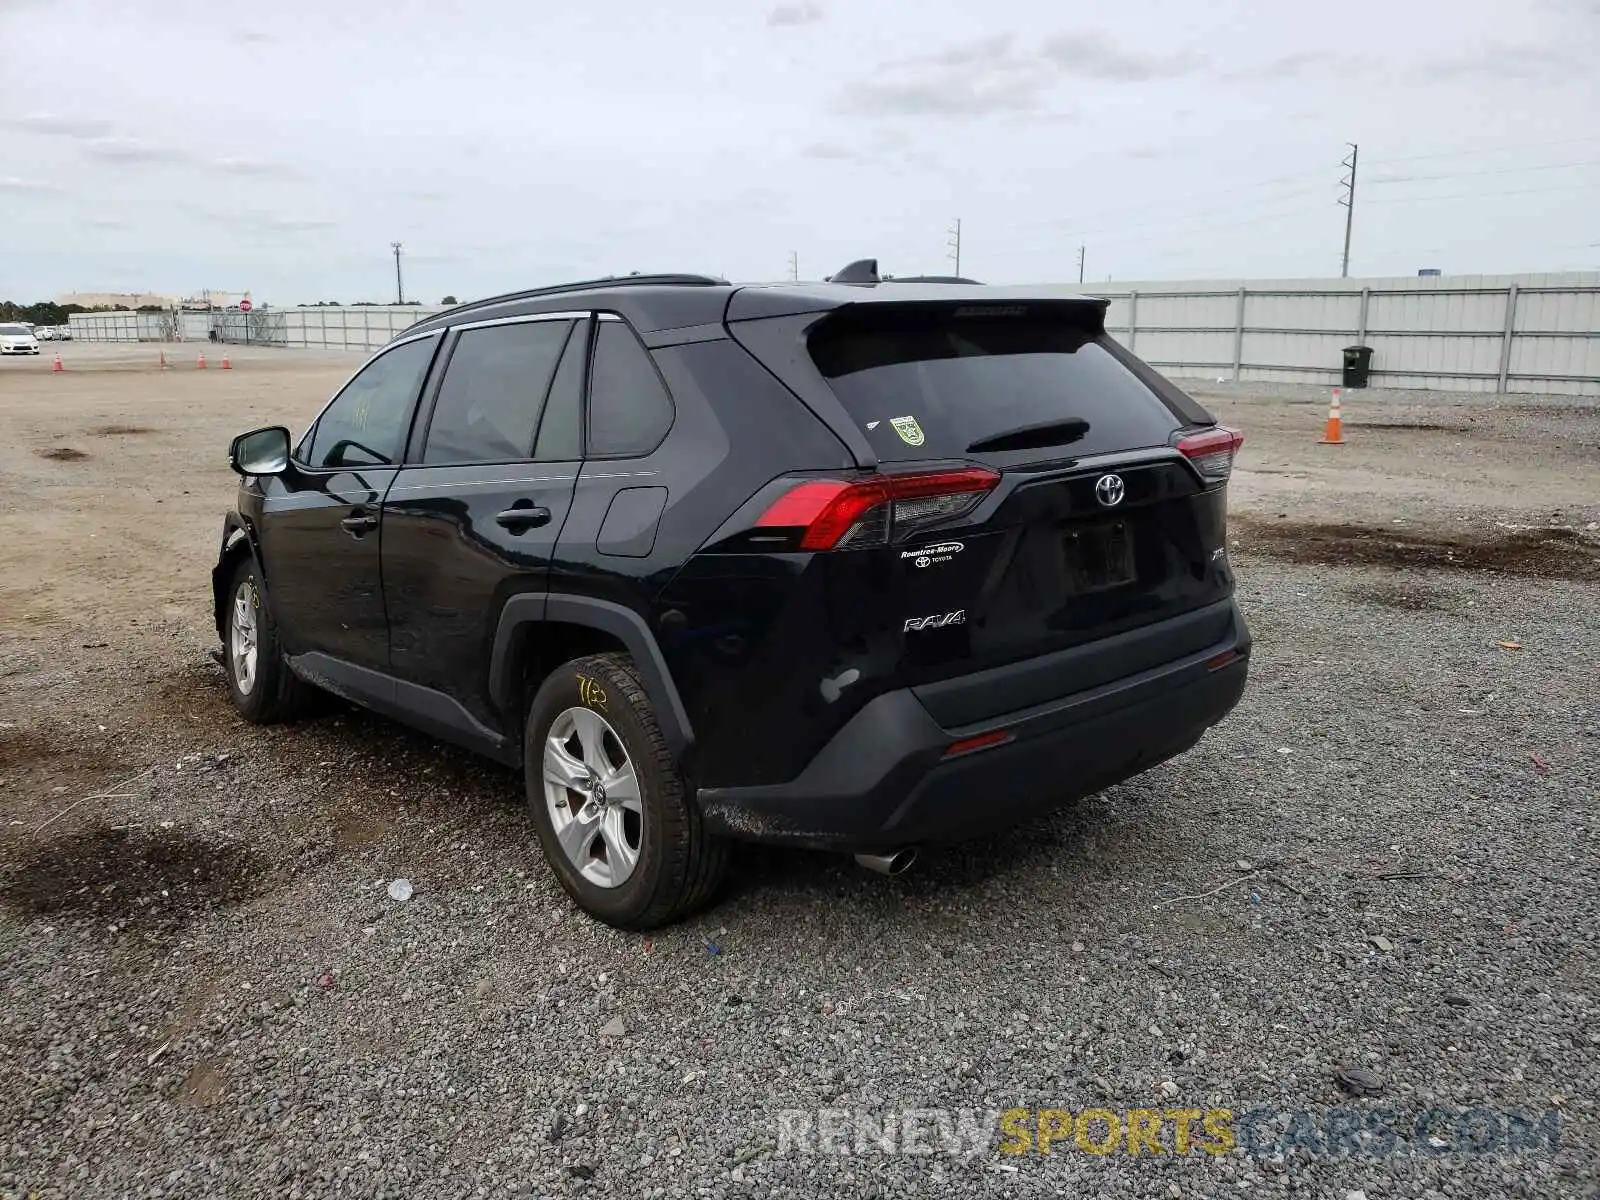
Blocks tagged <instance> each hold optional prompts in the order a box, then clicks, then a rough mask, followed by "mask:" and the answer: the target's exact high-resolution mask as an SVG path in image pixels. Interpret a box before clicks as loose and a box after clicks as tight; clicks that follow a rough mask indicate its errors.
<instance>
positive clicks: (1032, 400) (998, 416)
mask: <svg viewBox="0 0 1600 1200" xmlns="http://www.w3.org/2000/svg"><path fill="white" fill-rule="evenodd" d="M1104 336H1105V335H1104V334H1099V333H1098V332H1097V331H1095V330H1092V329H1088V328H1085V327H1083V324H1082V319H1081V318H1078V319H1076V320H1075V319H1074V318H1073V316H1072V314H1071V313H1070V312H1067V311H1062V310H1055V311H1052V310H1051V309H1049V308H1044V307H1040V308H1038V309H1035V308H1032V307H1023V306H1011V307H996V308H994V309H988V310H985V309H984V308H983V307H982V306H967V307H965V308H932V309H930V308H927V307H912V306H906V307H890V306H883V307H881V308H880V307H879V306H864V307H863V309H862V310H858V311H854V312H852V311H850V310H846V311H845V312H843V313H840V314H838V315H837V316H834V317H830V318H828V319H827V320H825V321H823V322H822V323H821V324H820V325H819V326H818V328H817V329H816V330H815V331H814V332H813V333H812V335H811V338H810V342H809V348H810V352H811V358H812V361H813V362H815V363H816V366H817V368H818V370H820V371H821V372H822V375H823V376H824V378H826V379H827V381H828V383H829V385H830V386H831V387H832V389H833V392H834V394H835V395H836V396H838V398H839V400H840V402H841V403H842V404H843V405H844V407H845V409H846V410H847V411H848V412H849V413H850V415H851V416H852V417H853V418H854V419H855V421H856V423H857V424H858V425H859V426H860V428H861V430H862V432H863V433H864V434H865V435H866V438H867V441H868V442H869V443H870V444H871V446H872V448H873V450H874V451H875V452H876V453H877V454H878V456H879V457H880V458H881V459H883V460H885V461H890V462H892V461H898V460H905V459H923V458H960V457H963V456H965V455H967V454H969V453H972V451H970V450H969V447H972V446H974V445H977V444H980V443H982V442H983V441H984V440H985V439H992V438H995V437H996V436H997V435H1000V434H1003V433H1011V432H1013V431H1016V430H1023V429H1027V428H1029V427H1032V426H1040V425H1049V424H1054V423H1058V422H1059V423H1066V424H1067V425H1069V426H1071V428H1070V429H1068V430H1067V431H1066V432H1063V433H1061V434H1060V435H1059V436H1060V437H1061V438H1063V440H1062V441H1061V442H1059V443H1056V444H1055V445H1056V446H1058V447H1059V449H1060V451H1061V452H1063V453H1068V454H1071V455H1073V456H1074V457H1076V456H1080V455H1086V454H1099V453H1104V452H1107V451H1115V450H1130V449H1136V448H1141V447H1146V446H1161V445H1165V444H1166V443H1167V440H1168V438H1169V437H1170V436H1171V434H1172V431H1173V430H1174V429H1175V428H1176V427H1177V424H1178V423H1177V421H1176V420H1175V418H1174V417H1173V414H1172V411H1171V410H1170V409H1168V408H1167V406H1166V405H1165V404H1163V403H1162V401H1161V399H1160V398H1159V397H1158V396H1156V395H1155V393H1153V392H1152V391H1151V390H1150V389H1149V388H1147V387H1146V386H1145V385H1144V384H1143V383H1142V382H1140V381H1139V379H1138V378H1137V377H1136V376H1135V375H1134V374H1133V373H1132V372H1131V371H1129V370H1128V369H1127V368H1126V367H1124V366H1123V365H1122V364H1121V363H1120V362H1118V361H1117V359H1116V358H1115V357H1114V356H1113V355H1112V353H1111V352H1110V351H1109V350H1107V349H1106V347H1105V345H1104V344H1103V341H1102V339H1103V338H1104ZM1045 440H1046V441H1048V438H1046V439H1045ZM1040 444H1041V445H1042V443H1040Z"/></svg>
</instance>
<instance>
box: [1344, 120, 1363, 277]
mask: <svg viewBox="0 0 1600 1200" xmlns="http://www.w3.org/2000/svg"><path fill="white" fill-rule="evenodd" d="M1345 145H1347V146H1349V147H1350V157H1349V158H1347V159H1344V160H1343V161H1341V162H1340V163H1339V165H1340V166H1341V167H1347V168H1349V170H1350V176H1349V178H1347V179H1341V180H1339V182H1340V183H1341V184H1343V185H1344V189H1345V191H1344V198H1343V199H1342V200H1340V201H1339V203H1340V204H1342V205H1344V262H1343V265H1341V266H1340V268H1339V278H1340V279H1349V278H1350V227H1351V225H1352V224H1354V223H1355V219H1356V158H1357V156H1358V155H1359V154H1360V152H1361V147H1360V146H1357V145H1356V144H1355V143H1354V142H1346V143H1345Z"/></svg>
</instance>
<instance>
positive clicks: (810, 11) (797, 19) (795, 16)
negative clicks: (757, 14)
mask: <svg viewBox="0 0 1600 1200" xmlns="http://www.w3.org/2000/svg"><path fill="white" fill-rule="evenodd" d="M820 20H822V6H821V5H819V4H814V3H812V0H799V3H796V4H780V5H778V7H777V8H775V9H773V10H772V11H771V12H769V13H768V14H767V24H768V25H813V24H815V23H816V22H818V21H820Z"/></svg>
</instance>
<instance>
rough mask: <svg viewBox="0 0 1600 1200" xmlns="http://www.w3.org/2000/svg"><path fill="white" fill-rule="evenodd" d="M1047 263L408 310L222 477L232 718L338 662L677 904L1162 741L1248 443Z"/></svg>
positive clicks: (927, 824) (1218, 638)
mask: <svg viewBox="0 0 1600 1200" xmlns="http://www.w3.org/2000/svg"><path fill="white" fill-rule="evenodd" d="M1105 310H1106V303H1105V301H1103V300H1096V299H1090V298H1087V297H1083V296H1076V295H1071V294H1067V293H1064V292H1063V293H1059V294H1058V293H1057V292H1055V291H1053V290H1051V289H1048V288H1028V289H1016V288H1006V289H1001V288H990V287H984V286H981V285H978V284H974V283H971V282H970V281H963V280H957V281H949V280H932V281H930V280H888V279H882V280H880V279H879V278H878V275H877V271H876V265H875V264H874V263H872V262H871V261H870V260H866V261H864V262H863V263H860V264H853V265H852V267H851V268H848V269H847V270H846V271H845V272H842V273H841V274H840V275H837V276H834V277H833V279H832V280H830V281H828V282H824V283H816V284H812V283H786V284H778V285H751V286H741V285H735V284H730V283H728V282H726V281H723V280H718V279H711V278H707V277H703V276H694V275H672V276H661V275H657V276H630V277H626V278H617V279H607V280H600V281H596V282H591V283H583V284H573V285H569V286H563V287H553V288H542V289H539V290H537V291H529V292H521V293H516V294H513V295H507V296H501V297H497V298H495V299H492V300H485V301H481V302H478V303H473V304H466V305H462V306H460V307H458V308H453V309H451V310H449V311H447V312H444V313H441V314H439V315H438V316H434V317H430V318H428V319H427V320H424V321H421V322H419V323H418V324H417V325H415V326H414V327H412V328H411V329H409V330H407V331H406V332H405V333H404V334H402V335H401V336H399V337H398V338H396V339H395V340H394V341H393V342H392V343H390V344H389V345H388V346H386V347H385V348H384V349H383V350H381V351H379V352H378V354H377V355H375V356H374V357H373V358H372V359H371V360H370V361H368V362H367V364H366V365H365V366H363V367H362V368H361V370H359V371H358V372H357V373H356V374H355V376H354V377H353V378H352V379H351V380H350V381H349V382H348V383H346V384H345V385H344V387H343V388H341V389H340V390H339V392H338V394H337V395H335V396H334V398H333V399H332V401H331V402H330V403H329V404H328V406H327V407H326V408H325V409H323V411H322V414H321V415H320V416H319V417H318V418H317V420H316V421H315V422H314V423H313V424H312V426H311V428H310V429H309V430H308V431H307V432H306V433H305V434H304V436H302V437H301V438H300V440H299V442H298V443H297V444H295V445H294V446H293V447H292V448H291V442H290V435H289V432H288V430H286V429H284V428H282V427H272V428H268V429H261V430H257V431H255V432H253V433H248V434H244V435H243V436H241V437H239V438H237V439H235V440H234V443H233V446H232V448H231V450H230V460H229V461H230V463H231V465H232V466H233V468H234V470H236V471H237V472H238V473H239V474H241V475H242V476H243V477H244V480H243V483H242V484H241V485H240V488H239V497H238V508H237V510H236V511H235V512H231V513H229V514H228V517H227V519H226V521H225V523H224V528H223V538H222V552H221V556H220V559H219V561H218V563H217V566H216V570H215V573H214V591H215V603H216V622H217V629H218V632H219V634H220V635H221V637H222V641H223V650H222V653H221V658H222V660H223V662H224V664H225V666H226V670H227V673H228V678H229V683H230V687H231V691H232V696H233V701H234V704H235V705H236V707H237V708H238V710H239V712H240V713H242V714H243V715H244V716H245V717H246V718H247V719H249V720H252V721H272V720H277V719H281V718H284V717H286V716H289V715H290V714H292V713H293V712H294V710H295V708H296V706H297V704H298V703H299V702H300V701H301V700H302V699H303V698H304V693H305V689H306V687H307V686H315V687H317V688H322V689H325V690H327V691H329V692H334V693H336V694H338V695H340V696H343V697H345V698H347V699H349V700H353V701H355V702H357V703H359V704H362V705H365V706H367V707H370V708H373V709H376V710H378V711H380V712H383V713H387V714H389V715H391V716H393V717H396V718H398V719H400V720H401V721H404V722H406V723H407V724H410V725H413V726H415V727H416V728H418V729H421V730H423V731H425V732H427V733H429V734H433V735H436V736H438V737H442V738H447V739H449V740H451V741H454V742H457V743H460V744H461V745H464V746H467V747H470V748H471V749H473V750H476V751H480V752H482V753H483V754H486V755H489V756H490V757H492V758H495V759H498V760H499V761H501V762H503V763H506V764H508V765H512V766H520V767H521V768H522V769H523V771H524V774H525V776H526V781H527V799H528V806H529V810H530V812H531V813H532V816H533V821H534V824H535V826H536V827H537V829H538V832H539V838H540V841H541V842H542V843H543V846H544V852H545V855H546V856H547V858H548V859H549V861H550V864H551V866H552V868H553V869H554V870H555V872H556V874H557V876H558V877H559V878H560V880H561V882H562V884H563V885H564V886H565V887H566V889H567V891H568V892H569V893H570V894H571V895H572V896H573V898H574V899H575V900H576V901H577V902H578V903H579V904H580V905H581V906H582V907H583V908H585V909H586V910H588V911H589V912H590V913H592V914H594V915H595V916H597V917H599V918H600V919H601V920H604V921H606V922H609V923H611V924H614V925H618V926H622V927H628V928H645V927H648V926H651V925H658V924H661V923H664V922H668V921H672V920H674V919H676V918H678V917H680V916H682V915H684V914H685V913H687V912H688V911H690V910H691V909H693V908H695V907H696V906H699V905H702V904H704V903H705V902H706V901H707V900H708V899H709V897H710V896H711V894H712V892H713V890H714V889H715V887H716V884H717V881H718V879H719V877H720V875H721V873H722V868H723V864H724V861H725V858H726V851H727V845H728V841H729V839H746V840H754V841H766V842H784V843H789V844H794V845H802V846H812V847H823V848H832V849H839V850H845V851H850V852H854V853H855V854H857V856H858V857H859V858H860V860H861V861H862V862H863V863H864V864H866V865H869V866H872V867H875V868H876V869H878V870H883V871H888V872H891V873H892V872H894V871H896V870H900V869H903V868H904V867H905V866H906V865H908V864H909V862H910V860H911V858H912V857H913V856H914V854H915V847H916V846H917V845H919V844H921V843H924V842H934V841H943V840H949V839H954V838H958V837H962V836H966V835H971V834H974V833H979V832H983V831H987V830H994V829H996V828H999V827H1003V826H1005V825H1007V824H1009V823H1012V822H1016V821H1019V820H1021V819H1023V818H1026V817H1028V816H1030V815H1032V814H1035V813H1039V812H1041V811H1044V810H1046V809H1048V808H1049V807H1052V806H1054V805H1056V804H1059V803H1061V802H1063V801H1066V800H1069V799H1072V798H1074V797H1078V796H1082V795H1084V794H1087V793H1090V792H1094V791H1096V790H1098V789H1101V788H1104V787H1106V786H1108V785H1110V784H1113V783H1116V782H1118V781H1119V780H1122V779H1125V778H1127V777H1128V776H1130V775H1132V774H1134V773H1136V772H1138V771H1142V770H1144V769H1145V768H1147V767H1150V766H1152V765H1154V764H1156V763H1159V762H1161V761H1162V760H1164V759H1167V758H1170V757H1172V756H1173V755H1175V754H1178V753H1181V752H1182V751H1184V750H1186V749H1188V748H1189V747H1190V746H1192V745H1193V744H1194V743H1195V741H1196V740H1197V739H1198V738H1199V737H1200V735H1201V734H1202V733H1203V732H1204V731H1205V729H1206V728H1207V727H1208V726H1210V725H1212V724H1214V723H1216V722H1217V721H1219V720H1220V719H1221V718H1222V717H1223V716H1224V715H1225V714H1226V713H1227V712H1228V711H1229V710H1230V709H1231V708H1232V707H1233V706H1234V704H1235V703H1236V702H1237V701H1238V699H1239V696H1240V693H1241V692H1242V690H1243V688H1244V684H1245V668H1246V659H1247V656H1248V653H1249V647H1250V635H1249V633H1248V631H1247V630H1246V627H1245V623H1244V621H1243V619H1242V617H1241V616H1240V613H1239V610H1238V608H1237V606H1236V604H1235V602H1234V600H1233V590H1234V581H1233V575H1232V571H1231V569H1230V566H1229V562H1228V556H1227V553H1226V550H1225V544H1226V543H1225V512H1224V501H1225V493H1226V483H1227V479H1228V475H1229V472H1230V470H1231V468H1232V465H1233V458H1234V453H1235V451H1236V450H1237V449H1238V447H1239V445H1240V443H1241V440H1242V439H1241V437H1240V435H1239V434H1238V433H1236V432H1234V431H1233V430H1230V429H1226V428H1223V427H1221V426H1219V425H1218V424H1217V423H1216V421H1215V420H1214V419H1213V418H1212V417H1211V416H1210V415H1209V414H1208V413H1207V412H1206V411H1205V410H1204V409H1203V408H1201V407H1200V406H1199V405H1198V404H1196V403H1195V402H1194V401H1193V400H1192V399H1190V398H1189V397H1188V396H1186V395H1185V394H1184V393H1183V392H1182V391H1180V390H1179V389H1178V388H1176V387H1174V386H1173V385H1172V384H1171V383H1169V382H1168V381H1167V380H1166V379H1164V378H1162V377H1161V376H1160V375H1158V374H1157V373H1156V372H1155V371H1153V370H1151V369H1150V367H1148V366H1147V365H1145V364H1144V363H1142V362H1141V361H1140V360H1138V359H1137V358H1135V357H1134V356H1133V355H1132V354H1130V353H1129V352H1128V351H1127V350H1125V349H1123V348H1122V347H1121V346H1119V345H1118V344H1117V343H1116V342H1115V341H1113V340H1112V339H1111V338H1110V337H1108V336H1107V334H1106V331H1105Z"/></svg>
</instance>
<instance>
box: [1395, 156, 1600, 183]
mask: <svg viewBox="0 0 1600 1200" xmlns="http://www.w3.org/2000/svg"><path fill="white" fill-rule="evenodd" d="M1572 167H1600V158H1589V159H1585V160H1583V161H1582V162H1569V163H1543V164H1541V165H1539V166H1533V167H1494V168H1492V169H1491V170H1488V171H1451V172H1449V173H1447V174H1444V175H1389V176H1386V177H1383V178H1380V179H1369V180H1368V181H1367V182H1368V183H1369V184H1371V185H1372V186H1373V187H1377V186H1378V185H1379V184H1380V183H1425V182H1427V181H1429V180H1433V179H1467V178H1471V177H1473V176H1478V175H1521V174H1522V173H1523V172H1525V171H1564V170H1567V169H1569V168H1572Z"/></svg>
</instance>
